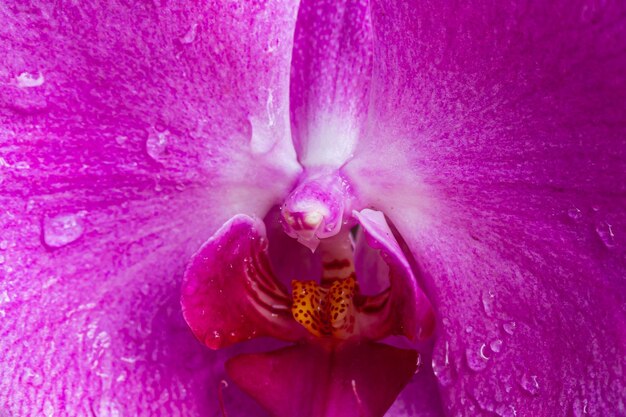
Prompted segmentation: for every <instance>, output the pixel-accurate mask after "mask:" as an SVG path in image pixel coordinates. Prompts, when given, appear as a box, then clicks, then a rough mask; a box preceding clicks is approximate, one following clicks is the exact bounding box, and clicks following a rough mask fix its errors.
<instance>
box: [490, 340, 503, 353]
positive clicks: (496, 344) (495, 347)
mask: <svg viewBox="0 0 626 417" xmlns="http://www.w3.org/2000/svg"><path fill="white" fill-rule="evenodd" d="M489 348H490V349H491V350H492V351H493V352H494V353H499V352H500V351H501V350H502V340H500V339H496V340H492V341H491V343H489Z"/></svg>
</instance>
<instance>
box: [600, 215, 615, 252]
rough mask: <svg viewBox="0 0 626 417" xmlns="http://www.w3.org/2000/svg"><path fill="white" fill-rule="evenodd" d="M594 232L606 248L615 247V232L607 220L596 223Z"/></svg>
mask: <svg viewBox="0 0 626 417" xmlns="http://www.w3.org/2000/svg"><path fill="white" fill-rule="evenodd" d="M596 233H597V234H598V237H599V238H600V240H601V241H602V243H604V246H606V247H607V248H609V249H610V248H613V247H615V233H614V231H613V226H612V225H610V224H609V223H607V222H600V223H598V224H597V225H596Z"/></svg>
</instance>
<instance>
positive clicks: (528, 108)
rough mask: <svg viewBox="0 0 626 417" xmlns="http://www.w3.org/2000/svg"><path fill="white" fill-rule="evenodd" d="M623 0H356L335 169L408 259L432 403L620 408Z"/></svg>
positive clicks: (490, 409) (483, 409)
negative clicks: (366, 4) (361, 70)
mask: <svg viewBox="0 0 626 417" xmlns="http://www.w3.org/2000/svg"><path fill="white" fill-rule="evenodd" d="M624 16H625V10H624V6H623V5H618V4H617V3H614V4H612V5H605V6H600V5H596V4H595V3H591V2H588V3H576V4H571V3H568V4H567V5H566V4H563V5H554V4H546V3H545V2H542V3H537V4H535V5H532V4H527V3H523V4H522V3H519V4H517V3H501V4H500V3H499V4H497V5H490V6H484V7H474V6H466V7H465V6H463V7H462V6H456V5H452V4H449V3H444V2H426V3H424V2H422V3H420V4H419V5H414V6H407V5H404V4H400V3H397V4H396V3H390V2H380V3H376V4H375V5H374V6H373V26H374V28H375V33H376V34H377V37H376V39H375V48H374V49H375V58H374V61H375V62H376V67H375V70H374V73H375V74H376V76H375V78H374V80H373V85H372V89H373V96H372V108H371V112H370V114H371V115H372V117H373V119H372V120H371V126H372V129H371V131H370V132H369V133H368V135H366V137H365V138H364V139H363V140H362V141H360V142H359V148H358V149H357V150H356V152H355V155H356V156H355V159H354V160H353V161H352V162H351V163H350V165H349V166H348V167H347V168H346V172H347V173H348V174H349V175H350V176H351V178H352V180H353V181H354V183H355V188H356V189H357V192H360V193H361V198H362V200H363V201H366V202H368V203H369V204H371V205H373V206H375V207H376V208H377V209H379V210H382V211H384V212H385V214H386V215H388V216H389V218H390V219H391V220H392V221H393V223H394V224H395V225H396V226H397V228H398V230H399V232H400V233H401V235H402V236H403V237H404V238H405V240H406V241H407V242H408V245H409V246H410V249H411V252H412V253H413V255H414V257H415V259H416V261H417V263H418V264H419V265H420V267H421V269H422V270H423V271H424V274H425V277H424V278H425V281H426V287H427V288H426V289H427V293H428V296H429V299H430V300H431V301H432V302H433V304H434V306H435V310H436V312H437V314H438V317H439V318H440V322H439V329H440V331H439V333H438V340H437V343H436V346H435V351H434V353H433V355H434V356H433V368H434V371H435V373H436V374H437V376H438V380H439V384H440V386H441V392H442V396H443V399H444V402H445V403H446V406H447V408H448V411H449V412H450V413H456V414H458V415H471V416H476V415H487V414H489V415H491V414H490V413H496V414H499V415H518V416H519V415H550V416H565V415H584V414H583V413H584V412H587V413H589V414H590V415H624V414H626V410H625V405H624V398H626V395H625V394H626V392H625V384H624V378H625V375H624V369H625V365H626V363H625V361H624V358H626V342H625V340H626V323H625V319H624V317H626V311H625V306H626V284H625V281H624V276H626V264H625V262H626V261H625V260H626V256H625V248H626V240H625V237H626V214H625V212H624V207H626V197H625V196H626V178H625V175H626V164H625V162H624V161H626V142H625V138H626V128H625V126H624V120H626V78H624V76H623V74H624V73H625V71H626V54H625V53H624V45H625V44H624V39H626V20H624ZM383 144H384V145H383Z"/></svg>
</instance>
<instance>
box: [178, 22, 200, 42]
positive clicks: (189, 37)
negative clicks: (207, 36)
mask: <svg viewBox="0 0 626 417" xmlns="http://www.w3.org/2000/svg"><path fill="white" fill-rule="evenodd" d="M197 30H198V24H197V23H194V24H192V25H191V26H190V27H189V30H187V33H185V35H184V36H183V37H181V38H180V43H182V44H183V45H187V44H190V43H192V42H193V41H195V40H196V32H197Z"/></svg>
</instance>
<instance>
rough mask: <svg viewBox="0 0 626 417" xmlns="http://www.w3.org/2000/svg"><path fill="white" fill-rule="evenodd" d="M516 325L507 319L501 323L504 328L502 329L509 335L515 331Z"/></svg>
mask: <svg viewBox="0 0 626 417" xmlns="http://www.w3.org/2000/svg"><path fill="white" fill-rule="evenodd" d="M516 327H517V324H516V323H515V322H514V321H508V322H506V323H504V324H503V325H502V328H503V329H504V331H505V332H506V333H508V334H510V335H513V333H515V328H516Z"/></svg>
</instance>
